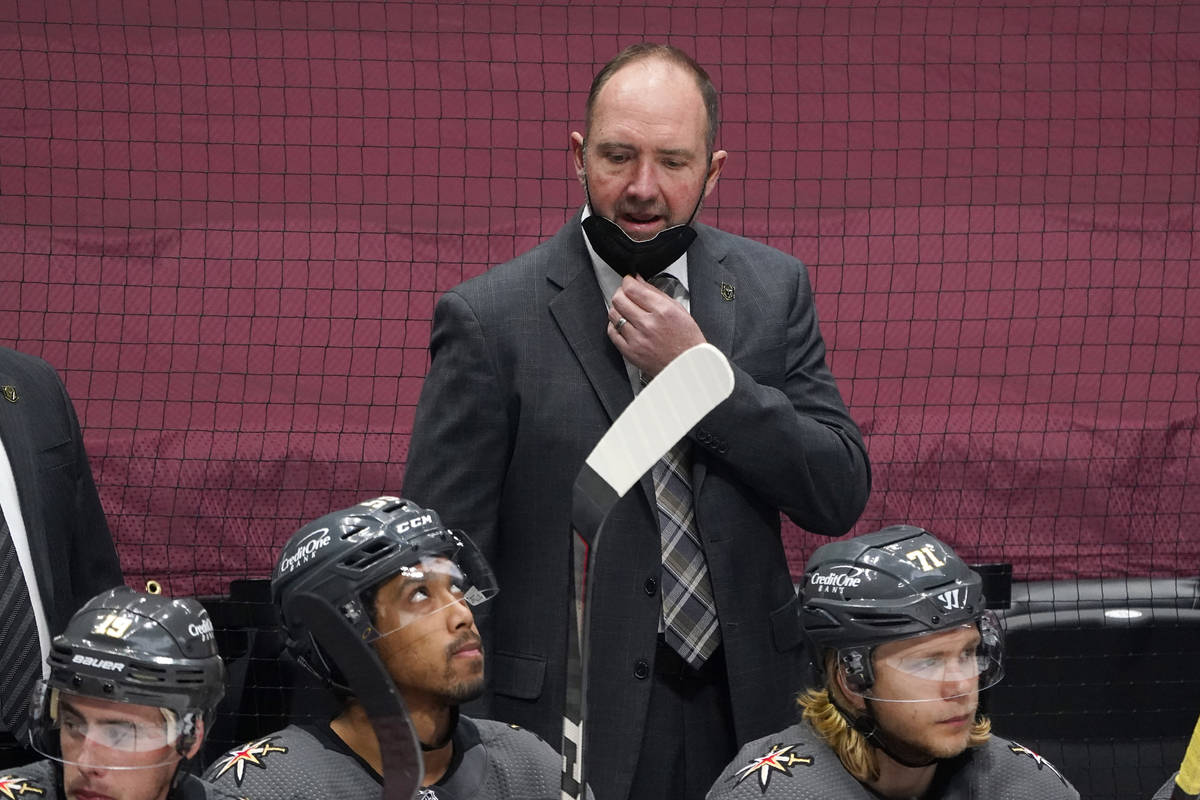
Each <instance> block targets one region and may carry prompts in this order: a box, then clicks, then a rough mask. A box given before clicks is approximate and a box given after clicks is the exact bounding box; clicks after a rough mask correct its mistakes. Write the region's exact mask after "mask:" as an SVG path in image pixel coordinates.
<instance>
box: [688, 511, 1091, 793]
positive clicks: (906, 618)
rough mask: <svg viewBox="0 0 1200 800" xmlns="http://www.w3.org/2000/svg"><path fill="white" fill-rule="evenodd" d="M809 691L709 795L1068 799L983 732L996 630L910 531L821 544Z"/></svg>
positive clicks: (933, 542) (977, 584)
mask: <svg viewBox="0 0 1200 800" xmlns="http://www.w3.org/2000/svg"><path fill="white" fill-rule="evenodd" d="M801 599H802V601H803V606H802V611H801V615H802V622H803V625H804V630H805V633H806V635H807V637H808V639H809V641H810V644H811V646H812V650H811V652H812V653H813V657H814V659H817V660H818V663H817V668H818V672H819V673H820V680H819V681H818V685H819V686H820V688H817V689H810V690H808V691H807V692H806V693H805V694H803V695H802V696H801V697H800V700H799V703H800V706H801V708H802V711H803V714H802V716H803V720H802V721H801V722H799V723H798V724H796V725H793V726H791V727H790V728H787V729H786V730H783V731H781V732H779V733H777V734H774V735H772V736H768V737H766V738H763V739H759V740H758V741H755V742H751V743H749V744H747V745H746V746H745V747H743V748H742V750H741V752H740V753H739V754H738V756H737V758H736V759H735V760H734V761H733V762H732V763H731V764H729V766H727V767H726V768H725V771H724V772H723V773H722V774H721V776H720V777H719V778H718V779H717V781H716V783H714V784H713V787H712V789H711V790H710V791H709V794H708V800H723V798H761V797H763V796H764V795H768V796H770V797H774V798H781V800H827V798H830V797H836V798H839V800H852V799H853V798H869V799H870V800H877V799H878V798H888V799H891V798H896V799H897V800H898V799H899V798H905V799H906V800H907V798H922V799H923V800H966V798H975V797H988V798H996V799H997V800H1059V798H1063V800H1078V797H1079V793H1078V792H1076V791H1075V789H1074V787H1072V786H1071V785H1070V783H1068V782H1067V779H1066V778H1065V777H1063V776H1062V774H1061V773H1059V772H1058V770H1056V769H1055V768H1054V767H1053V766H1052V765H1051V764H1049V763H1048V762H1047V761H1045V760H1044V759H1043V758H1041V757H1040V756H1039V755H1037V754H1036V753H1034V752H1032V751H1030V750H1028V749H1026V748H1025V747H1022V746H1021V745H1019V744H1017V743H1015V742H1010V741H1007V740H1005V739H1001V738H1000V737H999V736H994V735H992V734H991V723H990V722H989V721H988V719H987V718H986V717H984V716H982V715H981V714H980V712H979V692H980V691H981V690H983V689H986V688H988V687H989V686H992V685H993V684H994V683H995V682H996V681H997V680H999V678H1000V676H1001V675H1002V673H1003V670H1002V668H1001V653H1002V650H1003V633H1002V631H1001V630H1000V627H999V625H998V623H997V621H996V619H995V617H994V615H993V614H992V613H991V612H990V611H987V610H986V607H985V604H984V599H983V596H982V594H981V581H980V577H979V575H978V574H977V573H975V572H974V571H973V570H971V569H970V568H969V567H967V565H966V564H964V563H963V562H962V561H961V560H960V559H959V558H958V556H956V555H955V554H954V552H953V551H952V550H951V549H950V548H949V547H947V546H946V545H945V544H943V543H942V542H941V541H939V540H938V539H936V538H935V537H934V536H932V535H931V534H930V533H928V532H927V531H925V530H922V529H921V528H914V527H910V526H907V525H897V526H893V527H889V528H885V529H884V530H882V531H879V532H877V533H872V534H867V535H865V536H859V537H856V538H853V539H849V540H846V541H839V542H831V543H829V544H826V545H823V546H821V547H819V548H818V549H817V550H816V552H814V553H813V555H812V557H811V558H810V559H809V561H808V565H807V566H806V568H805V579H804V584H803V587H802V589H801Z"/></svg>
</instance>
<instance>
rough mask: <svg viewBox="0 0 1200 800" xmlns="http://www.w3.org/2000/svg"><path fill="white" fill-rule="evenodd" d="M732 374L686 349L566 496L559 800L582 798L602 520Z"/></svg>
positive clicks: (714, 353) (711, 357)
mask: <svg viewBox="0 0 1200 800" xmlns="http://www.w3.org/2000/svg"><path fill="white" fill-rule="evenodd" d="M733 383H734V377H733V370H732V369H731V368H730V366H729V362H728V360H727V359H726V358H725V356H724V355H722V354H721V352H720V351H719V350H717V349H716V348H715V347H713V346H712V345H709V344H702V345H697V346H696V347H693V348H691V349H690V350H687V351H685V352H684V353H682V354H681V355H680V356H678V357H677V358H676V359H675V360H673V361H672V362H671V363H670V364H668V365H667V366H666V367H665V368H664V369H663V370H662V372H660V373H659V375H658V376H657V377H656V378H655V379H654V380H653V381H652V382H651V383H650V384H648V385H647V386H646V387H645V388H644V389H643V390H642V391H641V393H639V394H638V395H637V396H636V397H635V398H634V399H633V402H632V403H630V404H629V406H628V407H627V408H626V409H625V410H624V411H623V412H622V413H621V415H620V416H619V417H618V418H617V419H616V420H615V421H614V422H613V424H612V426H611V427H610V428H609V430H608V432H606V433H605V434H604V436H603V437H601V439H600V441H599V442H598V443H597V444H596V446H595V448H594V449H593V450H592V452H591V454H590V455H588V457H587V459H586V461H585V463H584V465H583V467H582V468H581V469H580V471H579V475H578V477H577V478H576V480H575V486H574V489H573V494H572V498H571V530H572V552H571V565H570V568H571V572H572V585H571V589H572V593H571V598H570V604H571V613H570V615H569V617H570V619H569V625H568V628H569V630H568V643H567V694H566V698H565V702H564V705H563V744H562V748H563V774H562V798H563V800H582V798H584V797H585V796H586V794H587V776H586V771H585V760H584V752H583V748H584V739H585V732H584V728H585V723H586V718H587V687H588V679H587V670H588V657H589V653H590V647H589V638H590V636H589V628H590V626H589V624H588V618H589V615H588V609H589V608H590V607H591V594H592V591H593V587H592V585H591V584H590V583H589V581H588V575H589V573H590V571H591V567H592V564H593V563H594V561H595V558H596V553H597V548H598V545H599V541H600V534H601V532H602V530H603V527H604V523H605V520H606V519H607V518H608V514H609V512H610V511H612V509H613V506H615V505H616V503H617V501H618V500H620V499H621V497H622V496H623V495H624V494H625V493H626V492H627V491H628V490H629V488H630V487H631V486H633V484H635V483H636V482H637V481H638V480H640V479H641V477H642V476H643V475H644V474H645V473H646V472H648V471H649V470H650V468H651V467H653V466H654V464H655V462H657V461H658V460H659V459H661V458H662V457H663V456H664V455H666V453H667V451H668V450H670V449H671V448H672V447H673V446H674V445H675V444H676V443H677V442H678V441H679V440H680V439H682V438H683V437H684V436H686V435H687V433H688V431H690V430H691V429H692V428H693V427H695V426H696V424H697V423H699V421H700V420H701V419H702V418H703V417H704V416H705V415H706V414H708V413H709V412H710V411H712V410H713V409H714V408H716V406H717V405H718V404H720V403H721V401H723V400H724V399H725V398H726V397H728V396H729V395H730V393H732V391H733Z"/></svg>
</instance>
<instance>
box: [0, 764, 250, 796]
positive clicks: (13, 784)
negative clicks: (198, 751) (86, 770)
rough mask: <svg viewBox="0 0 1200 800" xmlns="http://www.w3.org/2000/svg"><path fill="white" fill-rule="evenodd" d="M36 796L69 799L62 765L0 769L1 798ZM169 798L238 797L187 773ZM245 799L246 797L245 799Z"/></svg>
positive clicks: (34, 765)
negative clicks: (63, 781)
mask: <svg viewBox="0 0 1200 800" xmlns="http://www.w3.org/2000/svg"><path fill="white" fill-rule="evenodd" d="M25 795H28V796H29V797H36V798H37V800H66V796H67V795H66V793H65V792H64V791H63V786H62V767H61V766H59V765H58V764H56V763H54V762H53V761H50V760H49V759H47V760H45V761H35V762H33V763H32V764H28V765H26V766H24V767H18V768H16V769H11V770H0V797H23V796H25ZM167 800H237V796H236V795H232V794H226V793H225V792H223V791H221V790H219V789H216V788H215V787H213V786H212V785H210V784H208V783H207V782H205V781H202V780H200V779H199V778H197V777H196V776H195V775H184V776H183V777H182V778H181V779H180V780H179V785H178V786H176V787H175V788H174V789H173V790H172V791H171V793H170V794H168V795H167ZM243 800H244V799H243Z"/></svg>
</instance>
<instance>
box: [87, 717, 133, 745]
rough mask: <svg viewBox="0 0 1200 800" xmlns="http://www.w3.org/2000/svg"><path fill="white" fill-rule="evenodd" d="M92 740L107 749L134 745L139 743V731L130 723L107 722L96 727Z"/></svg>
mask: <svg viewBox="0 0 1200 800" xmlns="http://www.w3.org/2000/svg"><path fill="white" fill-rule="evenodd" d="M92 738H94V739H95V740H96V741H97V742H99V743H100V744H102V745H104V746H105V747H122V746H125V745H134V744H136V742H137V730H136V728H135V726H134V725H133V724H131V723H128V722H106V723H104V724H102V725H98V726H96V733H95V735H94V736H93V737H92Z"/></svg>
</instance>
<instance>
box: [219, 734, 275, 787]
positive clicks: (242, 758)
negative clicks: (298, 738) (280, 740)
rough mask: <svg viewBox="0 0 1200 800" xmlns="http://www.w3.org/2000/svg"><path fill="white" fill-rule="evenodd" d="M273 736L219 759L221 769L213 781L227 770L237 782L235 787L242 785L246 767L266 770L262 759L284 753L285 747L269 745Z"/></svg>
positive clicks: (251, 743) (232, 751)
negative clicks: (271, 754) (252, 766)
mask: <svg viewBox="0 0 1200 800" xmlns="http://www.w3.org/2000/svg"><path fill="white" fill-rule="evenodd" d="M274 738H275V737H274V736H268V737H266V738H264V739H259V740H257V741H254V742H250V743H249V744H247V745H245V746H243V747H240V748H238V749H237V750H231V751H230V752H228V753H226V754H225V757H224V758H222V759H221V761H220V764H221V768H220V769H219V770H217V774H216V775H214V776H213V780H216V779H217V778H220V777H221V776H222V775H224V774H225V773H226V772H229V770H233V779H234V780H235V781H237V785H238V786H241V785H242V780H243V779H244V778H245V777H246V765H247V764H253V765H254V766H256V767H258V768H259V769H266V768H267V765H266V764H264V763H263V759H265V758H266V757H267V755H269V754H270V753H286V752H287V751H288V749H287V748H286V747H277V746H275V745H273V744H271V740H272V739H274Z"/></svg>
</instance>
